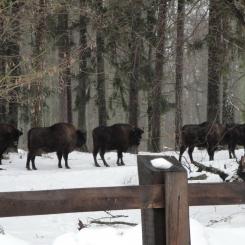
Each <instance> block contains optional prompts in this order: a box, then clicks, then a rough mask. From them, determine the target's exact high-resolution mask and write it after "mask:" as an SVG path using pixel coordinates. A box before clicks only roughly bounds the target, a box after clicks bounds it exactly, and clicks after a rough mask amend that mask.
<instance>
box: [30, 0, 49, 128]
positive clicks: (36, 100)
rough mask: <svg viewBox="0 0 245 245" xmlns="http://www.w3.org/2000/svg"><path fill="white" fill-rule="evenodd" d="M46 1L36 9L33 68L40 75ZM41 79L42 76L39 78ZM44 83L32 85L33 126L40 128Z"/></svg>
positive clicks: (43, 47)
mask: <svg viewBox="0 0 245 245" xmlns="http://www.w3.org/2000/svg"><path fill="white" fill-rule="evenodd" d="M46 11H47V6H46V1H45V0H39V3H38V5H37V6H36V9H35V16H34V19H35V20H36V23H35V25H34V36H35V43H34V47H33V56H34V57H33V66H34V70H35V71H36V72H38V73H43V72H44V57H45V56H44V51H45V40H46V39H45V35H46V29H47V28H46V27H47V26H46V14H45V13H46ZM41 76H42V75H41ZM38 77H40V76H38ZM43 83H44V81H43V79H42V78H41V77H40V78H37V79H36V81H35V82H33V83H32V84H31V91H32V98H33V99H32V103H31V107H32V109H31V126H32V127H40V126H43V115H42V114H43V104H44V101H43V100H44V95H43V93H44V91H43V87H44V84H43Z"/></svg>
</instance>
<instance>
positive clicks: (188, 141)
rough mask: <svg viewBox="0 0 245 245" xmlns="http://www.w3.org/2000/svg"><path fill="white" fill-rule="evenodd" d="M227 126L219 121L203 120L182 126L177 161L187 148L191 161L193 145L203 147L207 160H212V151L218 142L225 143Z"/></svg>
mask: <svg viewBox="0 0 245 245" xmlns="http://www.w3.org/2000/svg"><path fill="white" fill-rule="evenodd" d="M226 130H227V127H226V126H225V125H223V124H219V123H211V122H203V123H201V124H197V125H196V124H189V125H185V126H183V127H182V130H181V146H180V155H179V161H181V158H182V155H183V153H184V152H185V150H186V149H187V148H188V154H189V157H190V160H191V162H193V161H194V160H193V157H192V152H193V150H194V148H195V147H205V148H206V149H207V151H208V155H209V160H210V161H211V160H214V152H215V150H216V149H217V148H218V145H220V144H226V141H227V139H226Z"/></svg>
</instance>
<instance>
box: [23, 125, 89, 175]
mask: <svg viewBox="0 0 245 245" xmlns="http://www.w3.org/2000/svg"><path fill="white" fill-rule="evenodd" d="M85 142H86V134H85V132H82V131H80V130H77V129H76V128H75V127H74V126H73V125H72V124H70V123H56V124H54V125H52V126H51V127H37V128H32V129H30V130H29V131H28V155H27V161H26V168H27V169H28V170H31V168H30V161H31V163H32V169H33V170H37V168H36V166H35V157H36V156H39V155H41V154H42V153H49V152H56V153H57V157H58V167H59V168H62V165H61V159H62V156H63V158H64V160H65V167H66V168H70V167H69V165H68V154H69V153H70V152H72V151H73V150H74V149H75V148H78V147H81V146H82V145H83V144H85Z"/></svg>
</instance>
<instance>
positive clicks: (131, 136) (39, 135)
mask: <svg viewBox="0 0 245 245" xmlns="http://www.w3.org/2000/svg"><path fill="white" fill-rule="evenodd" d="M143 132H144V131H143V130H142V129H140V128H137V127H134V126H131V125H130V124H114V125H112V126H109V127H107V126H99V127H97V128H95V129H94V130H93V145H94V149H93V156H94V163H95V166H97V167H99V166H100V165H99V164H98V162H97V159H96V156H97V154H98V152H99V153H100V156H101V159H102V161H103V163H104V165H105V166H107V167H109V165H108V164H107V163H106V161H105V158H104V154H105V152H106V151H110V150H116V151H117V154H118V159H117V165H124V162H123V152H126V151H127V150H128V148H129V147H131V146H138V145H139V144H140V141H141V137H142V134H143ZM22 134H23V133H22V132H21V131H20V130H18V129H16V128H15V127H14V126H12V125H10V124H4V123H2V124H0V164H1V159H2V155H3V153H4V152H5V151H6V150H7V149H9V148H13V147H15V148H16V149H17V144H18V140H19V137H20V136H21V135H22ZM85 143H86V133H85V132H83V131H81V130H78V129H76V128H75V127H74V126H73V125H72V124H70V123H56V124H54V125H52V126H51V127H36V128H32V129H30V130H29V131H28V136H27V148H28V154H27V161H26V168H27V170H31V169H33V170H37V168H36V165H35V157H36V156H40V155H41V154H42V153H49V152H56V154H57V158H58V167H59V168H62V164H61V160H62V157H63V159H64V161H65V167H66V168H70V167H69V165H68V154H69V153H70V152H72V151H73V150H75V149H76V148H80V147H82V145H84V144H85ZM30 163H31V167H30Z"/></svg>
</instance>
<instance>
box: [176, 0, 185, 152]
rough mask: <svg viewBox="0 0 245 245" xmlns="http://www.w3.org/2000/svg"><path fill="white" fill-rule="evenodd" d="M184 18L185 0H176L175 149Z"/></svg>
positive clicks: (179, 123) (180, 89)
mask: <svg viewBox="0 0 245 245" xmlns="http://www.w3.org/2000/svg"><path fill="white" fill-rule="evenodd" d="M184 18H185V0H178V9H177V37H176V59H175V69H176V70H175V76H176V77H175V80H176V86H175V100H176V112H175V149H177V148H178V147H179V144H180V134H181V127H182V120H183V119H182V103H183V62H184Z"/></svg>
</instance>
